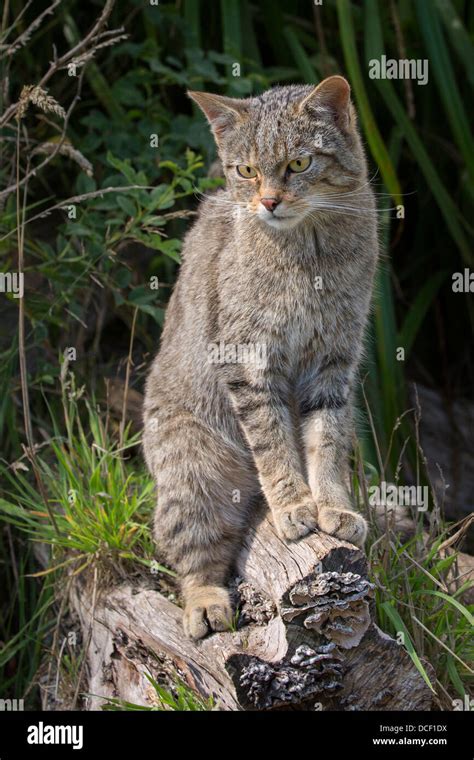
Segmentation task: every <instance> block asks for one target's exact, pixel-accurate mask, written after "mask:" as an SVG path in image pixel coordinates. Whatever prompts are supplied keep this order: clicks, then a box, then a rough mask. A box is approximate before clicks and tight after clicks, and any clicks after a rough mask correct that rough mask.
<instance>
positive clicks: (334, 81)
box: [300, 75, 352, 131]
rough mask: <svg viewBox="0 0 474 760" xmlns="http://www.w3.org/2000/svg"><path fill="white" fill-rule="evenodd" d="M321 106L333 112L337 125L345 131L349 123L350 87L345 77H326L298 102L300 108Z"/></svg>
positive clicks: (350, 108)
mask: <svg viewBox="0 0 474 760" xmlns="http://www.w3.org/2000/svg"><path fill="white" fill-rule="evenodd" d="M311 106H323V107H324V108H328V109H329V110H330V111H332V113H333V114H334V117H335V119H336V122H337V124H338V126H339V127H340V128H341V129H343V130H344V131H347V130H348V129H349V127H350V125H351V110H352V107H351V88H350V85H349V82H348V81H347V79H344V77H340V76H338V75H335V76H332V77H327V79H323V81H322V82H321V83H320V84H318V86H317V87H315V88H314V90H313V92H310V94H309V95H307V96H306V97H305V99H304V100H302V101H301V103H300V110H301V109H303V108H311Z"/></svg>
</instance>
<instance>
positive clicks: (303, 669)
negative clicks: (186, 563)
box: [71, 515, 431, 710]
mask: <svg viewBox="0 0 474 760" xmlns="http://www.w3.org/2000/svg"><path fill="white" fill-rule="evenodd" d="M237 572H238V577H237V578H236V579H235V581H234V591H235V597H236V601H237V604H238V606H239V608H240V623H239V625H238V627H237V630H236V631H229V632H225V633H216V634H213V635H211V636H209V637H208V638H206V639H204V640H202V641H200V642H197V643H194V642H192V641H190V640H189V639H187V638H186V637H185V636H184V633H183V629H182V623H181V618H182V611H181V609H180V608H179V607H178V606H177V605H175V604H173V603H172V602H170V601H168V600H167V599H166V598H165V597H164V596H163V595H162V594H160V593H158V592H157V591H155V590H154V589H153V588H144V587H138V588H136V587H132V586H131V585H127V584H122V585H120V586H117V587H115V588H113V589H112V590H110V589H109V590H107V591H104V590H102V591H101V590H100V589H99V591H98V593H97V594H96V598H95V607H94V604H93V594H92V590H91V589H90V588H89V585H88V584H85V583H81V581H80V580H78V582H77V583H75V584H73V586H72V591H71V600H72V604H73V607H74V609H75V610H76V612H77V613H78V615H79V618H80V621H81V625H82V627H83V631H84V639H85V641H86V642H87V641H88V642H89V646H88V651H87V671H88V681H89V685H88V692H89V694H91V695H93V696H91V697H90V699H89V708H90V709H99V708H100V706H101V705H102V704H103V703H104V700H106V699H107V698H110V697H115V698H119V699H122V700H125V701H128V702H133V703H138V704H142V705H148V706H153V705H154V704H157V698H156V694H155V693H154V690H153V688H152V686H151V684H150V683H149V681H148V680H147V678H146V677H145V673H150V674H151V675H152V676H153V677H155V678H157V680H160V679H162V678H163V677H165V680H166V679H167V680H168V682H169V681H170V680H171V681H172V680H173V678H174V679H176V677H178V678H179V679H180V680H181V681H183V682H184V683H186V684H187V685H188V686H189V687H190V688H191V689H193V690H194V691H195V692H196V693H197V694H199V695H200V696H201V697H203V698H204V699H208V698H210V697H212V704H213V705H214V706H215V708H216V709H221V710H275V709H299V710H315V709H316V710H320V709H323V710H324V709H325V710H328V709H329V710H426V709H429V708H430V706H431V692H430V690H429V688H428V687H427V686H426V684H425V682H424V681H423V679H422V678H421V676H420V675H419V673H418V671H417V670H416V668H415V667H414V665H413V663H412V661H411V659H410V657H409V656H408V654H407V652H406V651H405V649H404V648H403V647H401V646H399V645H398V644H397V643H396V642H395V641H394V640H393V639H392V638H390V637H389V636H387V635H386V634H384V633H383V632H382V631H380V630H379V628H377V626H376V625H375V624H374V622H373V599H372V597H373V586H372V584H371V583H370V582H369V580H368V578H367V565H366V560H365V557H364V554H363V552H362V551H360V550H359V549H357V548H356V547H354V546H352V545H351V544H348V543H345V542H342V541H338V540H336V539H334V538H332V537H330V536H328V535H326V534H324V533H317V534H314V535H311V536H310V537H307V538H305V539H303V540H301V541H299V542H298V543H294V544H291V545H288V544H285V543H284V542H283V541H282V540H281V539H280V538H279V537H278V535H277V534H276V532H275V529H274V527H273V525H272V523H271V521H270V519H269V517H268V516H266V515H261V516H260V521H259V523H258V525H256V526H255V527H254V528H253V529H252V530H250V531H249V534H248V537H247V540H246V543H245V546H244V547H243V549H242V551H241V553H240V556H239V559H238V563H237Z"/></svg>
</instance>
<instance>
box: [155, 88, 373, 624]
mask: <svg viewBox="0 0 474 760" xmlns="http://www.w3.org/2000/svg"><path fill="white" fill-rule="evenodd" d="M188 94H189V95H190V97H191V98H192V99H193V100H194V101H195V102H196V103H197V104H198V105H199V106H200V108H201V109H202V110H203V112H204V114H205V116H206V117H207V119H208V121H209V122H210V126H211V129H212V131H213V134H214V137H215V140H216V144H217V148H218V153H219V157H220V159H221V162H222V165H223V168H224V173H225V178H226V188H225V189H224V190H223V189H220V190H218V191H217V192H215V193H214V194H213V195H211V196H210V197H208V198H206V199H205V200H204V202H203V203H202V204H201V208H200V214H199V218H198V220H197V221H196V223H195V224H194V226H193V227H192V229H191V230H190V231H189V232H188V234H187V235H186V238H185V243H184V248H183V264H182V266H181V271H180V274H179V278H178V281H177V283H176V286H175V288H174V292H173V294H172V297H171V299H170V302H169V305H168V309H167V314H166V320H165V325H164V330H163V335H162V341H161V348H160V351H159V353H158V356H157V357H156V359H155V361H154V363H153V366H152V368H151V372H150V374H149V376H148V379H147V385H146V394H145V404H144V452H145V458H146V461H147V464H148V467H149V469H150V471H151V473H152V474H153V476H154V478H155V481H156V485H157V496H158V504H157V507H156V512H155V517H154V534H155V538H156V541H157V543H158V545H159V547H160V548H161V550H162V552H164V554H165V556H166V558H167V560H168V562H169V563H170V564H171V565H172V566H173V567H175V568H176V569H177V571H178V574H179V577H180V579H181V588H182V593H183V598H184V604H185V607H184V617H183V623H184V628H185V632H186V633H187V634H188V635H189V636H191V637H192V638H195V639H197V638H200V637H202V636H204V635H206V633H208V632H209V630H223V629H225V628H226V627H228V626H229V625H230V621H231V617H232V611H231V605H230V602H229V595H228V592H227V590H226V580H227V577H228V575H229V572H230V570H231V567H232V563H233V560H234V558H235V555H236V552H237V551H238V548H239V541H240V539H241V536H242V534H243V532H244V531H245V529H246V525H247V524H248V521H249V518H250V514H251V510H252V504H253V503H255V502H254V497H255V495H256V494H258V493H259V492H263V494H264V496H265V498H266V501H267V503H268V506H269V508H270V510H271V514H272V518H273V521H274V524H275V526H276V529H277V531H278V533H279V534H280V536H281V537H282V538H283V539H284V540H287V541H294V540H296V539H299V538H301V537H303V536H305V535H306V534H308V533H309V532H310V531H314V530H315V529H318V528H319V529H320V530H322V531H325V532H326V533H330V534H332V535H334V536H338V537H339V538H341V539H345V540H347V541H350V542H352V543H354V544H357V545H359V546H362V545H363V543H364V540H365V535H366V524H365V520H364V519H363V517H362V516H361V515H360V514H358V513H356V512H355V511H353V507H352V504H351V500H350V496H349V490H348V478H349V464H348V454H349V452H350V446H351V438H352V410H351V391H352V387H353V384H354V378H355V373H356V369H357V365H358V361H359V358H360V354H361V348H362V339H363V331H364V326H365V323H366V319H367V314H368V310H369V305H370V298H371V289H372V280H373V275H374V269H375V265H376V259H377V247H378V246H377V230H376V221H375V219H376V216H375V203H374V198H373V193H372V190H371V188H370V183H369V182H368V178H367V165H366V159H365V156H364V151H363V148H362V145H361V140H360V137H359V134H358V131H357V126H356V115H355V111H354V108H353V106H352V104H351V100H350V87H349V84H348V83H347V81H346V80H345V79H344V78H343V77H340V76H332V77H329V78H328V79H325V80H324V81H323V82H322V83H321V84H319V86H317V87H314V86H306V85H292V86H285V87H275V88H273V89H271V90H269V91H268V92H265V93H264V94H263V95H260V96H258V97H250V98H247V99H242V100H241V99H234V98H229V97H223V96H218V95H213V94H209V93H203V92H190V93H188Z"/></svg>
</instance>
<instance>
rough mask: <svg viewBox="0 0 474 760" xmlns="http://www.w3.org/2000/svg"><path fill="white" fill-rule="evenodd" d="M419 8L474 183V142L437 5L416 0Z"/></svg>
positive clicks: (454, 130) (443, 97) (438, 78)
mask: <svg viewBox="0 0 474 760" xmlns="http://www.w3.org/2000/svg"><path fill="white" fill-rule="evenodd" d="M415 8H416V12H417V17H418V21H419V25H420V30H421V34H422V36H423V39H424V41H425V44H426V48H427V51H428V54H429V65H430V69H431V68H432V69H433V71H434V75H435V79H436V83H437V85H438V90H439V93H440V96H441V100H442V102H443V104H444V108H445V114H446V116H447V118H448V121H449V123H450V125H451V130H452V133H453V135H454V138H455V140H456V143H457V145H458V148H459V150H460V151H461V153H462V156H463V158H464V160H465V162H466V166H467V169H468V172H469V175H470V177H471V182H473V183H474V141H473V137H472V132H471V130H470V127H469V121H468V119H467V116H466V112H465V110H464V106H463V102H462V99H461V95H460V92H459V88H458V84H457V80H456V76H455V74H454V71H453V67H452V65H451V60H450V56H449V52H448V49H447V46H446V42H445V39H444V35H443V30H442V27H441V23H440V19H439V13H438V10H437V6H436V5H434V6H433V5H429V4H427V3H426V2H425V0H415Z"/></svg>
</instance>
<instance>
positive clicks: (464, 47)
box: [435, 0, 474, 86]
mask: <svg viewBox="0 0 474 760" xmlns="http://www.w3.org/2000/svg"><path fill="white" fill-rule="evenodd" d="M435 3H436V5H437V7H438V10H439V13H440V16H441V18H442V20H443V23H444V26H445V29H446V32H447V34H448V36H449V38H450V40H451V44H452V48H453V50H454V51H455V53H456V54H457V56H458V57H459V59H460V60H461V61H462V63H463V64H464V68H465V71H466V76H467V78H468V80H469V82H470V83H471V85H473V86H474V45H473V44H472V40H471V38H470V37H469V34H468V32H467V30H466V27H465V26H464V24H463V22H462V21H461V19H460V17H459V16H458V14H457V12H456V9H455V7H454V5H453V4H452V2H451V0H435Z"/></svg>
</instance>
